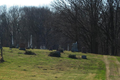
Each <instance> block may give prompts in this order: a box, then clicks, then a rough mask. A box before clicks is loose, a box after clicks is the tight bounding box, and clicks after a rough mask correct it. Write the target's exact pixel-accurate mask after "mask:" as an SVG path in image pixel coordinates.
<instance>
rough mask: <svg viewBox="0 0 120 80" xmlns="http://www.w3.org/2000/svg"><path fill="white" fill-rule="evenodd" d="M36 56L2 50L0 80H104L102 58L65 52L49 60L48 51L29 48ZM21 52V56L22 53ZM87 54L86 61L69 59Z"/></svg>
mask: <svg viewBox="0 0 120 80" xmlns="http://www.w3.org/2000/svg"><path fill="white" fill-rule="evenodd" d="M31 51H32V52H35V53H36V54H37V55H24V54H23V53H24V51H20V50H18V49H12V50H10V49H9V48H4V59H5V62H4V63H2V64H0V80H105V78H106V77H105V64H104V62H103V56H102V55H95V54H83V53H79V52H75V53H73V52H70V51H65V52H64V53H65V54H63V53H62V55H61V58H56V57H50V56H48V54H49V53H50V52H51V51H49V50H39V49H33V50H32V49H31ZM21 53H22V54H21ZM69 54H75V55H76V56H77V57H80V56H81V55H87V58H88V59H70V58H68V55H69Z"/></svg>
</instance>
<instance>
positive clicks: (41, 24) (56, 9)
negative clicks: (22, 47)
mask: <svg viewBox="0 0 120 80" xmlns="http://www.w3.org/2000/svg"><path fill="white" fill-rule="evenodd" d="M51 6H52V8H51V9H50V8H48V7H32V6H31V7H30V6H29V7H28V6H26V7H18V6H12V7H10V8H9V9H7V8H6V7H5V6H1V7H0V12H1V13H0V28H1V29H0V33H2V37H3V40H2V41H3V45H4V46H10V45H12V41H11V40H12V39H11V38H12V37H13V41H14V45H18V44H20V43H21V42H24V43H25V44H26V46H27V44H28V43H30V35H32V36H33V46H34V47H35V46H36V47H37V48H39V47H40V46H46V48H47V49H48V48H53V49H57V48H58V47H59V46H60V45H61V46H62V47H63V48H64V49H67V45H68V44H69V45H72V43H73V42H77V43H78V50H79V51H81V49H82V47H85V48H86V49H87V51H88V52H90V53H96V54H106V55H119V52H120V51H119V49H120V46H119V45H120V39H119V38H120V1H119V0H55V1H53V2H52V3H51Z"/></svg>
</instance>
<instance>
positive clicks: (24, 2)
mask: <svg viewBox="0 0 120 80" xmlns="http://www.w3.org/2000/svg"><path fill="white" fill-rule="evenodd" d="M51 1H53V0H1V1H0V5H6V6H7V7H10V6H15V5H18V6H47V5H49V4H50V3H51Z"/></svg>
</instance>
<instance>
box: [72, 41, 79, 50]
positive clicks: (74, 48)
mask: <svg viewBox="0 0 120 80" xmlns="http://www.w3.org/2000/svg"><path fill="white" fill-rule="evenodd" d="M71 51H72V52H78V48H77V42H76V43H73V44H72V49H71Z"/></svg>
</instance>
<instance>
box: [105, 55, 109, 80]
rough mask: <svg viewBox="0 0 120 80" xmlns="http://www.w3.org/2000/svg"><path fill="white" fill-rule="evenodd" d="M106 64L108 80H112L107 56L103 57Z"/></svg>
mask: <svg viewBox="0 0 120 80" xmlns="http://www.w3.org/2000/svg"><path fill="white" fill-rule="evenodd" d="M103 58H104V62H105V65H106V80H110V78H109V75H110V69H109V61H108V59H107V56H103Z"/></svg>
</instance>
